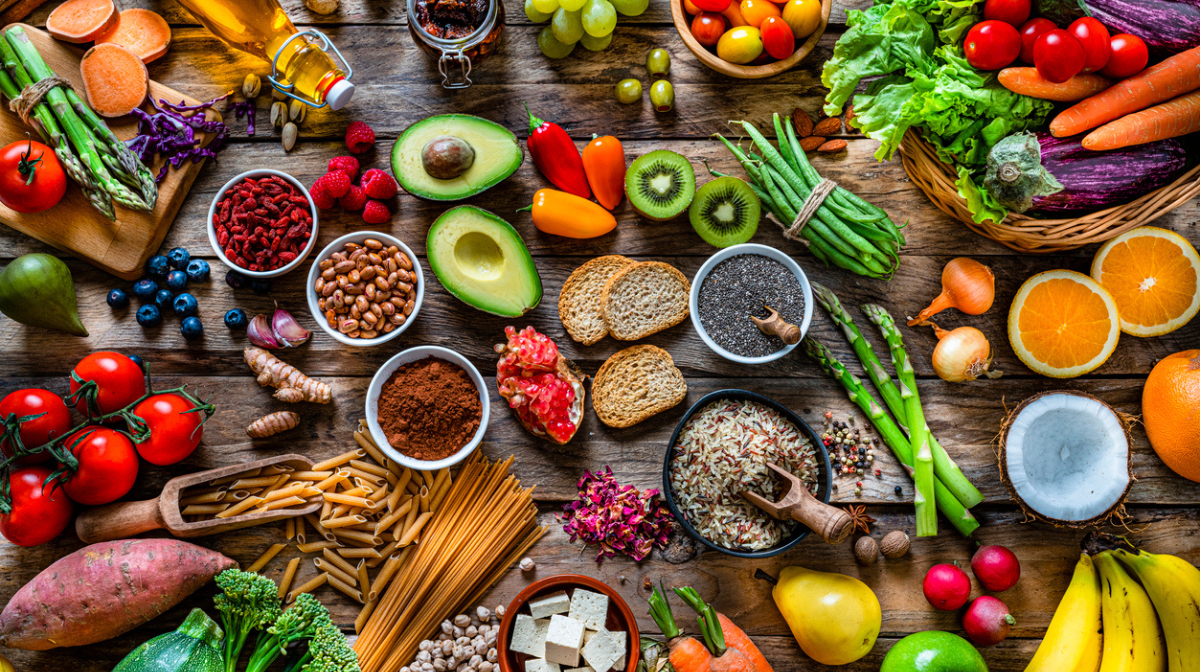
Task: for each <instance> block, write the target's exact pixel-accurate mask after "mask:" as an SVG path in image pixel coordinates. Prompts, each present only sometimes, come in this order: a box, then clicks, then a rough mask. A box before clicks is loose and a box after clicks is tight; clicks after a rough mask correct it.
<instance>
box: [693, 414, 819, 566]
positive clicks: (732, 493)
mask: <svg viewBox="0 0 1200 672" xmlns="http://www.w3.org/2000/svg"><path fill="white" fill-rule="evenodd" d="M816 456H817V452H816V450H815V449H814V448H813V446H812V443H811V442H810V441H809V440H808V437H806V436H805V435H804V434H803V433H801V432H800V430H799V429H797V428H796V426H795V425H793V424H792V423H791V422H790V421H788V420H787V419H786V418H784V417H783V416H782V415H780V414H779V413H778V412H776V411H775V410H774V409H772V408H769V407H767V406H764V405H762V404H759V403H757V402H753V401H736V400H720V401H715V402H713V403H711V404H709V405H708V406H705V407H704V408H702V409H701V410H700V411H699V412H698V413H696V414H695V415H693V416H692V417H691V418H690V419H689V420H688V422H687V424H686V425H684V427H683V431H682V432H680V433H679V440H678V442H677V443H676V444H675V457H674V464H673V465H672V466H673V468H672V470H671V490H672V494H673V496H674V498H675V504H676V506H678V507H679V511H680V512H681V513H682V514H683V515H684V516H685V517H686V518H687V520H688V523H689V524H691V526H692V527H694V528H696V531H698V532H699V533H700V534H702V535H704V537H705V538H707V539H708V540H710V541H712V542H713V543H715V544H718V545H720V546H724V547H725V548H731V549H735V550H754V551H757V550H763V549H767V548H771V547H772V546H775V545H777V544H779V543H780V542H781V541H783V540H784V539H785V538H787V537H788V536H790V534H791V532H792V528H793V526H794V525H795V523H794V522H791V521H788V522H784V521H780V520H777V519H775V518H773V517H772V516H770V515H769V514H767V513H766V512H764V511H762V510H761V509H759V508H758V507H756V506H754V505H753V504H750V503H749V502H747V501H746V500H745V499H744V498H743V497H742V496H741V493H742V491H743V490H749V491H751V492H757V493H758V494H760V495H762V496H764V497H766V498H767V499H772V500H773V499H775V498H776V497H777V496H778V495H779V492H780V491H781V488H780V487H779V486H780V483H779V479H778V478H777V477H776V476H775V474H774V473H773V472H771V471H770V470H769V469H768V468H767V462H774V463H776V464H778V465H779V466H781V467H783V468H784V469H787V470H788V471H790V472H791V473H793V474H795V475H797V476H799V477H800V479H801V480H803V481H804V484H805V485H806V486H808V490H809V492H815V491H816V485H817V483H816V481H817V474H818V472H817V458H816Z"/></svg>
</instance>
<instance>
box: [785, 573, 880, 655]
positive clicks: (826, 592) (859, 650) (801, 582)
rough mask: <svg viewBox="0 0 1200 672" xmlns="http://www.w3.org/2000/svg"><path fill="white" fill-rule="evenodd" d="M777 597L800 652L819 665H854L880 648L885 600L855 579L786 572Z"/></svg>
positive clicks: (825, 574) (840, 575)
mask: <svg viewBox="0 0 1200 672" xmlns="http://www.w3.org/2000/svg"><path fill="white" fill-rule="evenodd" d="M771 595H772V597H774V598H775V605H776V606H777V607H779V611H780V612H782V613H783V618H784V620H786V621H787V624H788V627H790V628H791V630H792V635H793V636H794V637H795V638H796V641H797V642H799V643H800V648H801V649H803V650H804V653H806V654H808V655H809V657H811V658H812V659H813V660H815V661H817V662H818V663H821V664H823V665H845V664H847V663H852V662H854V661H856V660H858V659H859V658H862V657H863V656H865V655H867V653H868V652H870V650H871V647H873V646H875V638H876V637H878V636H879V628H880V624H881V620H882V611H881V610H880V608H879V599H878V598H876V597H875V593H874V592H872V591H871V589H870V588H869V587H868V586H867V584H865V583H863V582H862V581H859V580H858V579H856V578H854V577H852V576H846V575H845V574H832V573H829V572H817V571H814V570H811V569H805V568H804V567H795V566H793V567H784V568H783V571H781V572H780V573H779V581H778V583H776V584H775V588H774V589H773V590H772V591H771Z"/></svg>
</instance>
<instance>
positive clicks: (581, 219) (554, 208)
mask: <svg viewBox="0 0 1200 672" xmlns="http://www.w3.org/2000/svg"><path fill="white" fill-rule="evenodd" d="M522 210H528V211H529V212H530V214H532V215H533V225H534V226H536V227H537V228H538V230H539V231H541V232H543V233H550V234H553V235H556V236H564V237H566V238H595V237H597V236H603V235H604V234H606V233H608V232H609V231H612V230H613V229H615V228H617V218H616V217H613V215H612V213H611V212H609V211H607V210H605V209H604V208H603V207H601V206H600V205H598V204H597V203H594V202H592V201H589V200H587V199H586V198H580V197H579V196H576V195H575V194H568V193H567V192H565V191H558V190H557V189H539V190H538V192H537V193H536V194H534V195H533V205H530V206H529V207H528V208H522Z"/></svg>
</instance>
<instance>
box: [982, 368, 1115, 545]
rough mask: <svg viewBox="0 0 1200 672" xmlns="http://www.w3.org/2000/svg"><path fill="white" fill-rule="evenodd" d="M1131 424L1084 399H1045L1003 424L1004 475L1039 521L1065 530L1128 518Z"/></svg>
mask: <svg viewBox="0 0 1200 672" xmlns="http://www.w3.org/2000/svg"><path fill="white" fill-rule="evenodd" d="M1129 447H1130V436H1129V427H1128V424H1127V423H1126V422H1125V421H1124V420H1123V419H1122V418H1121V416H1120V415H1119V414H1118V413H1117V412H1116V411H1114V410H1113V409H1112V407H1110V406H1109V405H1108V404H1106V403H1104V402H1103V401H1100V400H1099V399H1097V398H1096V397H1093V396H1091V395H1088V394H1084V393H1082V392H1074V391H1070V390H1059V391H1053V392H1043V393H1041V394H1038V395H1035V396H1033V397H1030V398H1029V399H1026V400H1025V401H1024V402H1022V403H1021V405H1020V406H1018V407H1017V408H1016V409H1015V410H1014V411H1013V412H1012V413H1011V414H1010V415H1009V416H1008V419H1007V420H1005V426H1004V429H1003V431H1002V433H1001V437H1000V475H1001V479H1002V480H1003V481H1004V484H1005V485H1006V486H1007V487H1008V490H1009V492H1010V493H1011V494H1012V496H1013V499H1015V500H1017V503H1018V504H1019V505H1020V506H1021V509H1022V510H1023V511H1025V513H1027V514H1029V515H1030V516H1032V517H1033V518H1036V519H1038V520H1041V521H1044V522H1047V523H1051V524H1053V525H1057V526H1061V527H1074V528H1078V527H1087V526H1090V525H1097V524H1100V523H1102V522H1104V521H1106V520H1107V519H1108V518H1110V517H1111V516H1113V515H1123V513H1124V512H1123V508H1122V505H1123V503H1124V501H1125V498H1126V496H1127V495H1128V494H1129V487H1130V486H1131V485H1133V481H1134V477H1133V472H1132V470H1131V468H1130V449H1129Z"/></svg>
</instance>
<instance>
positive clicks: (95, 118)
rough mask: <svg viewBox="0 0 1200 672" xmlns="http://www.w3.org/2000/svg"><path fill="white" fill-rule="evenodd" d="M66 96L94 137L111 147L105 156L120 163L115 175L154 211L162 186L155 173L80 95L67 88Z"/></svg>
mask: <svg viewBox="0 0 1200 672" xmlns="http://www.w3.org/2000/svg"><path fill="white" fill-rule="evenodd" d="M66 94H67V100H68V101H69V102H70V103H71V107H72V108H73V109H74V110H75V112H76V114H78V115H79V118H80V119H82V120H83V121H84V123H86V124H87V125H88V127H89V128H90V129H91V130H92V134H93V135H95V136H96V138H97V139H98V140H100V141H102V142H103V143H104V144H105V145H106V146H107V147H108V150H109V151H108V152H107V153H106V154H105V156H113V157H114V160H115V163H116V164H117V167H116V168H114V169H113V172H114V173H116V175H117V177H118V178H120V179H121V180H122V181H123V182H126V183H127V184H130V186H132V187H133V188H135V189H137V190H138V192H139V193H140V194H141V196H142V200H143V201H145V202H146V204H147V205H149V206H150V207H149V209H150V210H153V209H154V204H155V203H157V202H158V183H157V182H155V181H154V173H152V172H150V168H149V167H148V166H146V164H144V163H142V160H141V159H139V158H138V157H137V155H136V154H134V153H133V151H131V150H130V149H129V146H128V145H126V144H125V143H124V142H123V141H122V140H121V139H120V138H118V137H117V134H116V133H113V132H112V129H110V128H109V127H108V124H106V123H104V120H103V119H101V118H100V115H98V114H96V112H95V111H93V110H92V108H90V107H88V106H87V104H86V103H84V102H83V99H82V98H80V97H79V94H78V93H75V91H74V90H71V89H67V91H66Z"/></svg>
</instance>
